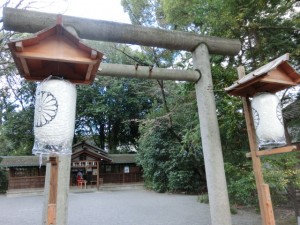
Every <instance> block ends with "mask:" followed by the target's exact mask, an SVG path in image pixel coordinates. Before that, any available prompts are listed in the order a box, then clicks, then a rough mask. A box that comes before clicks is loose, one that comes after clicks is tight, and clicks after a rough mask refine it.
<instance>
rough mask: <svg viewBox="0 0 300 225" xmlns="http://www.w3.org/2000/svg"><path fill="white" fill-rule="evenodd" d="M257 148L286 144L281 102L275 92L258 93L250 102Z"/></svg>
mask: <svg viewBox="0 0 300 225" xmlns="http://www.w3.org/2000/svg"><path fill="white" fill-rule="evenodd" d="M251 107H252V115H253V120H254V126H255V131H256V136H257V142H258V147H259V148H273V147H279V146H283V145H285V144H286V139H285V132H284V125H283V119H282V110H281V104H280V102H279V99H278V97H277V96H276V95H275V94H270V93H258V94H256V95H255V96H254V97H253V99H252V102H251Z"/></svg>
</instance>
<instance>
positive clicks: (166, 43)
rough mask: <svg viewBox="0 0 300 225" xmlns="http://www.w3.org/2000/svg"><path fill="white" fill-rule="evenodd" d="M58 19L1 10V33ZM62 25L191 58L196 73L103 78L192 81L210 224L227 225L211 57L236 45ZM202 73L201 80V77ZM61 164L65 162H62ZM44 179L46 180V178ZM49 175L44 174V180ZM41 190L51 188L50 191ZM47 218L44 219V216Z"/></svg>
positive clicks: (113, 71) (125, 70) (107, 25)
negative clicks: (172, 51)
mask: <svg viewBox="0 0 300 225" xmlns="http://www.w3.org/2000/svg"><path fill="white" fill-rule="evenodd" d="M56 18H57V15H55V14H49V13H41V12H34V11H27V10H20V9H13V8H4V9H3V21H4V28H5V29H6V30H10V31H17V32H28V33H35V32H37V31H40V30H42V29H44V28H47V27H49V26H51V25H53V24H55V21H56ZM62 19H63V22H64V26H66V27H68V28H69V29H73V30H74V31H75V32H76V33H77V34H78V36H79V37H80V38H82V39H90V40H98V41H109V42H118V43H127V44H136V45H144V46H153V47H160V48H166V49H172V50H185V51H190V52H192V54H193V62H194V69H195V71H179V70H167V69H159V68H153V69H152V70H149V68H147V67H139V68H138V69H137V70H136V69H135V67H134V66H128V65H127V66H125V65H116V64H102V65H101V68H102V71H101V72H100V73H99V74H100V75H101V76H112V75H114V76H124V77H136V78H148V79H164V80H186V81H190V82H195V89H196V98H197V105H198V112H199V119H200V130H201V139H202V146H203V152H204V161H205V169H206V177H207V187H208V195H209V205H210V213H211V222H212V225H220V224H222V225H230V224H232V223H231V214H230V206H229V199H228V192H227V185H226V179H225V172H224V162H223V155H222V148H221V141H220V134H219V126H218V121H217V115H216V103H215V98H214V92H213V83H212V76H211V66H210V61H209V54H220V55H236V54H237V53H238V52H239V51H240V49H241V43H240V42H239V41H238V40H232V39H225V38H218V37H209V36H202V35H197V34H194V33H188V32H180V31H168V30H162V29H157V28H148V27H143V26H137V25H129V24H123V23H116V22H108V21H101V20H91V19H84V18H77V17H71V16H63V17H62ZM199 73H200V75H199ZM62 160H63V159H62ZM66 162H68V160H66V161H65V163H59V165H60V166H61V168H59V169H58V170H59V172H60V174H59V175H58V177H57V179H58V183H60V186H68V185H69V184H68V179H65V178H66V177H67V176H69V171H67V169H66V167H67V166H66ZM47 176H48V177H47ZM47 179H48V180H49V174H48V175H46V181H47ZM47 185H49V184H46V187H45V189H47V188H48V189H49V187H47ZM57 194H58V196H57V198H58V199H59V201H58V203H57V211H59V213H58V214H57V217H56V222H57V224H67V215H68V207H67V200H68V192H67V191H60V190H58V193H57ZM44 217H45V215H44Z"/></svg>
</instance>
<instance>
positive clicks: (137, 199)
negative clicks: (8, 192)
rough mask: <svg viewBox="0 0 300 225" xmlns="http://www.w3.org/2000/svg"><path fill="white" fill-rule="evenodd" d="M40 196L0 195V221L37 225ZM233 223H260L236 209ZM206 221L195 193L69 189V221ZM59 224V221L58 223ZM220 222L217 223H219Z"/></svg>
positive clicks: (93, 224) (122, 224)
mask: <svg viewBox="0 0 300 225" xmlns="http://www.w3.org/2000/svg"><path fill="white" fill-rule="evenodd" d="M42 206H43V197H42V196H29V197H6V196H4V195H0V225H40V224H41V218H42ZM232 220H233V224H234V225H260V224H261V220H260V217H259V216H258V215H257V214H254V213H250V212H245V211H239V212H238V214H237V215H233V216H232ZM82 224H87V225H102V224H103V225H209V224H210V215H209V207H208V205H207V204H200V203H199V202H197V196H192V195H177V194H158V193H155V192H152V191H147V190H123V191H101V192H92V193H70V195H69V225H82ZM58 225H60V224H58ZM220 225H221V224H220Z"/></svg>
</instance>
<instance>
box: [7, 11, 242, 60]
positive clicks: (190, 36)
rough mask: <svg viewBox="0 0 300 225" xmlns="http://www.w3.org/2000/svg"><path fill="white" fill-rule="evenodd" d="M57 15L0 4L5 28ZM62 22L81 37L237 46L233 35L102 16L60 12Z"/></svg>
mask: <svg viewBox="0 0 300 225" xmlns="http://www.w3.org/2000/svg"><path fill="white" fill-rule="evenodd" d="M56 20H57V15H56V14H50V13H43V12H36V11H29V10H22V9H14V8H7V7H6V8H4V9H3V24H4V28H5V29H6V30H10V31H17V32H26V33H36V32H38V31H40V30H43V29H45V28H47V27H50V26H53V25H55V24H56ZM62 21H63V24H64V26H71V27H73V28H74V29H75V30H76V32H77V33H78V36H79V37H80V38H82V39H89V40H98V41H109V42H116V43H126V44H135V45H142V46H153V47H160V48H166V49H172V50H186V51H190V52H192V51H194V50H195V48H196V47H197V46H198V45H199V44H203V43H204V44H205V45H206V46H207V48H208V50H209V53H210V54H219V55H236V54H237V53H238V52H239V51H240V49H241V43H240V41H239V40H237V39H227V38H219V37H210V36H204V35H199V34H195V33H191V32H182V31H171V30H163V29H158V28H151V27H144V26H139V25H131V24H125V23H117V22H110V21H103V20H92V19H85V18H78V17H72V16H64V15H63V16H62Z"/></svg>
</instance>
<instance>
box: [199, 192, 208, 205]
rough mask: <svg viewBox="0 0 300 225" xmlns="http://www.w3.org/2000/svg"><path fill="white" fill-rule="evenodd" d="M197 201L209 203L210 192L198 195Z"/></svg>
mask: <svg viewBox="0 0 300 225" xmlns="http://www.w3.org/2000/svg"><path fill="white" fill-rule="evenodd" d="M197 201H198V202H200V203H204V204H208V203H209V198H208V194H202V195H199V196H198V197H197Z"/></svg>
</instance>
